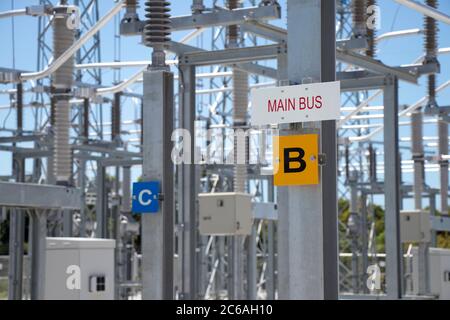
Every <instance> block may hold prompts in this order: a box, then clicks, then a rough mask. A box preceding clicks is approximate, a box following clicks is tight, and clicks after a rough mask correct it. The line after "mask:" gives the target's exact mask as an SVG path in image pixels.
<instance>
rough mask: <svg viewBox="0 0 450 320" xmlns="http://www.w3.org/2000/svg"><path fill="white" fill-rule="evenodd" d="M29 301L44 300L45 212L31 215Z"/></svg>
mask: <svg viewBox="0 0 450 320" xmlns="http://www.w3.org/2000/svg"><path fill="white" fill-rule="evenodd" d="M31 235H32V236H31V299H32V300H42V299H44V290H45V260H46V256H45V252H46V249H47V244H46V236H47V216H46V213H45V212H42V211H40V212H37V211H36V212H33V213H31Z"/></svg>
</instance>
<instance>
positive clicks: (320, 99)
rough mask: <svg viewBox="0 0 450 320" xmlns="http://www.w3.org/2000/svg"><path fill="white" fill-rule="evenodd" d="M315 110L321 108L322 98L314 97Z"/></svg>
mask: <svg viewBox="0 0 450 320" xmlns="http://www.w3.org/2000/svg"><path fill="white" fill-rule="evenodd" d="M316 108H317V109H320V108H322V96H317V97H316Z"/></svg>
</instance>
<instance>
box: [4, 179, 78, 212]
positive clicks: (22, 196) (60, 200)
mask: <svg viewBox="0 0 450 320" xmlns="http://www.w3.org/2000/svg"><path fill="white" fill-rule="evenodd" d="M0 205H3V206H6V207H15V208H41V209H52V208H53V209H61V208H65V209H73V210H78V209H80V205H81V204H80V195H79V190H78V189H75V188H67V187H62V186H51V185H43V184H31V183H12V182H0Z"/></svg>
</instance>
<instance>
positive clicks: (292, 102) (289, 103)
mask: <svg viewBox="0 0 450 320" xmlns="http://www.w3.org/2000/svg"><path fill="white" fill-rule="evenodd" d="M291 108H292V110H295V99H288V110H291Z"/></svg>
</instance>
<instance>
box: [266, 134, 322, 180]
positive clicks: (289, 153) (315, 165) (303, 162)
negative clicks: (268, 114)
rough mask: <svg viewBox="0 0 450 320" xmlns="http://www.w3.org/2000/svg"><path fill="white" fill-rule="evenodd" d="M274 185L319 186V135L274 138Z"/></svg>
mask: <svg viewBox="0 0 450 320" xmlns="http://www.w3.org/2000/svg"><path fill="white" fill-rule="evenodd" d="M273 154H274V159H273V160H274V161H273V166H274V185H276V186H299V185H310V184H319V135H318V134H304V135H299V136H274V137H273Z"/></svg>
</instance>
